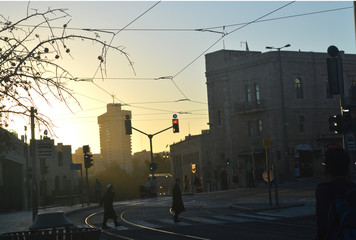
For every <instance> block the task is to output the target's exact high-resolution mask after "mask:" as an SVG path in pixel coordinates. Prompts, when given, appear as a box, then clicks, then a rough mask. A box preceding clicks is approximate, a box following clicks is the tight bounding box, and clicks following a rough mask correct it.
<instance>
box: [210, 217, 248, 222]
mask: <svg viewBox="0 0 356 240" xmlns="http://www.w3.org/2000/svg"><path fill="white" fill-rule="evenodd" d="M213 217H214V218H218V219H221V220H227V221H232V222H251V221H253V220H252V219H248V218H240V217H231V216H213Z"/></svg>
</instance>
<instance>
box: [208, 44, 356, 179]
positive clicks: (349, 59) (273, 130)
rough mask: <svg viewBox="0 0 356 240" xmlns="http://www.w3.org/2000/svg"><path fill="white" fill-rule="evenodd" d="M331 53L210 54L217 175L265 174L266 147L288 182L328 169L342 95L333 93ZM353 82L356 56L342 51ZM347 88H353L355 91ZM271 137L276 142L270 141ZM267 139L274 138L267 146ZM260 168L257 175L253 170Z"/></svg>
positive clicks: (347, 75) (349, 80) (349, 82)
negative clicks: (332, 123) (331, 121)
mask: <svg viewBox="0 0 356 240" xmlns="http://www.w3.org/2000/svg"><path fill="white" fill-rule="evenodd" d="M327 57H328V56H327V54H326V53H314V52H292V51H270V52H264V53H262V52H252V51H251V52H250V51H235V50H220V51H217V52H213V53H209V54H207V55H206V56H205V58H206V79H207V91H208V105H209V125H210V136H211V146H212V148H211V156H212V163H213V164H214V165H215V169H216V170H217V171H218V173H217V174H216V176H217V179H216V181H217V182H221V181H225V179H223V177H224V175H223V174H219V172H220V173H222V172H223V171H224V170H223V169H224V165H225V164H226V161H227V160H228V161H230V162H231V170H230V172H228V174H227V176H226V177H227V181H228V182H229V183H230V184H231V182H232V176H233V175H234V174H235V175H237V176H238V180H239V185H240V186H246V185H247V183H248V179H249V178H248V177H249V176H251V175H252V176H253V177H254V180H255V182H256V181H257V182H258V181H262V180H261V175H262V173H263V172H264V171H265V170H266V153H267V154H268V159H270V161H271V163H272V164H271V165H273V164H275V165H276V170H277V172H278V173H279V174H278V176H279V179H280V180H281V181H282V182H283V181H286V180H290V179H293V178H295V177H307V176H315V175H321V167H320V166H321V160H322V156H323V153H324V151H325V149H326V147H327V146H328V144H335V143H337V144H342V143H341V136H340V135H336V134H333V133H330V132H329V128H328V116H329V115H334V114H338V113H340V97H339V96H331V95H330V94H329V93H328V82H327V80H328V79H327V78H328V75H327V66H326V58H327ZM342 58H343V67H344V81H345V89H347V90H348V89H350V88H351V86H352V85H355V84H356V68H355V66H356V55H351V54H344V53H342ZM347 90H345V94H348V91H347ZM268 143H270V145H269V144H268ZM266 144H267V145H266ZM250 173H252V174H250Z"/></svg>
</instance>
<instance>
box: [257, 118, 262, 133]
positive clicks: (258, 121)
mask: <svg viewBox="0 0 356 240" xmlns="http://www.w3.org/2000/svg"><path fill="white" fill-rule="evenodd" d="M261 135H262V120H261V119H258V120H257V136H261Z"/></svg>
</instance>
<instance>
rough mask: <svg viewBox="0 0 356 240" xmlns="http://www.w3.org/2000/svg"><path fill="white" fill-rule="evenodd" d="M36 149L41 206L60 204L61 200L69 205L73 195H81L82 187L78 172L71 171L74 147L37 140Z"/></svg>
mask: <svg viewBox="0 0 356 240" xmlns="http://www.w3.org/2000/svg"><path fill="white" fill-rule="evenodd" d="M36 147H37V151H36V176H37V182H38V189H39V191H38V194H39V204H48V203H53V202H58V199H59V198H60V201H61V202H66V203H69V201H70V200H71V199H70V196H71V195H73V194H79V185H80V182H79V180H80V179H79V177H78V174H77V172H76V171H73V170H71V164H72V147H71V146H70V145H63V144H62V143H58V144H57V145H55V143H54V140H53V139H49V138H44V139H42V140H36ZM31 166H32V164H31ZM62 199H63V201H62Z"/></svg>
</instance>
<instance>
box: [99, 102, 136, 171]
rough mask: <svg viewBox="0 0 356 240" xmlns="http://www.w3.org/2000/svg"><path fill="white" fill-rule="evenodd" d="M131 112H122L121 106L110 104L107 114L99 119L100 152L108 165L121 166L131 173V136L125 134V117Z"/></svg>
mask: <svg viewBox="0 0 356 240" xmlns="http://www.w3.org/2000/svg"><path fill="white" fill-rule="evenodd" d="M126 115H129V116H130V118H131V111H127V110H122V109H121V104H108V105H107V112H106V113H104V114H103V115H100V116H99V117H98V124H99V131H100V152H101V155H102V159H103V161H106V163H107V165H108V166H110V165H113V164H119V165H120V167H121V168H122V169H124V170H126V171H127V172H128V173H131V172H132V170H133V168H132V161H131V136H130V135H126V134H125V121H124V120H125V116H126Z"/></svg>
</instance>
